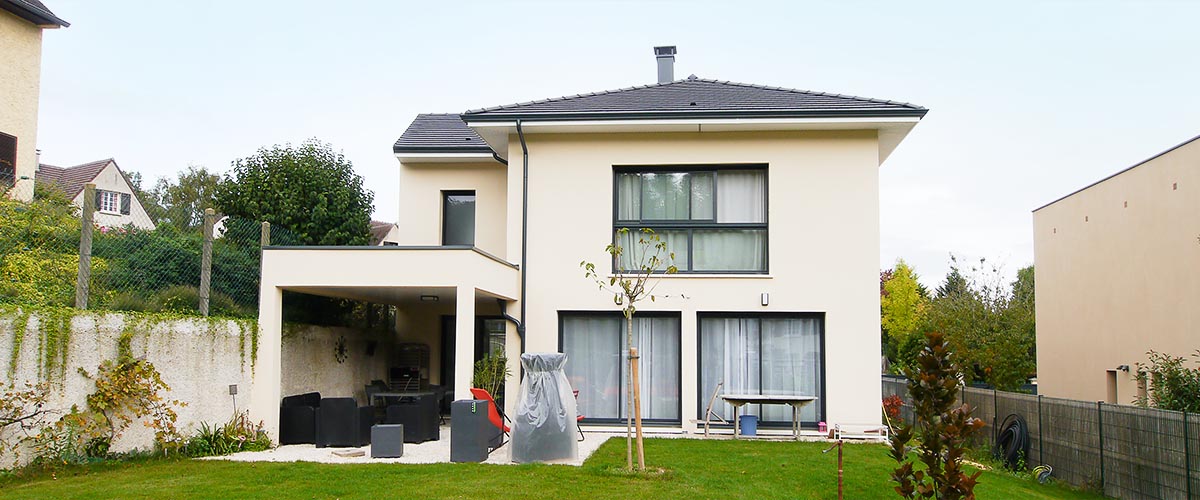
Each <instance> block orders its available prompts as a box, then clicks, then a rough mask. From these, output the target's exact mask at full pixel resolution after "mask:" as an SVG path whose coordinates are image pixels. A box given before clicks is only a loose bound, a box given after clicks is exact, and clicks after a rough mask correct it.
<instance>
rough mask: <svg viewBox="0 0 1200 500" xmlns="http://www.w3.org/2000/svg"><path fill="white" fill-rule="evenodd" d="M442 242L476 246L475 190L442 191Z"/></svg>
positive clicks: (444, 243)
mask: <svg viewBox="0 0 1200 500" xmlns="http://www.w3.org/2000/svg"><path fill="white" fill-rule="evenodd" d="M442 244H443V245H466V246H475V192H474V191H444V192H443V193H442Z"/></svg>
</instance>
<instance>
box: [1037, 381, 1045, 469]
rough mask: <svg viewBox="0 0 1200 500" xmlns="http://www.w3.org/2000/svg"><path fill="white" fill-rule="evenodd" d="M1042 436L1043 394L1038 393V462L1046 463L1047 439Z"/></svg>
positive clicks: (1040, 463)
mask: <svg viewBox="0 0 1200 500" xmlns="http://www.w3.org/2000/svg"><path fill="white" fill-rule="evenodd" d="M1042 436H1043V434H1042V395H1041V394H1038V464H1039V465H1046V441H1045V440H1043V438H1042Z"/></svg>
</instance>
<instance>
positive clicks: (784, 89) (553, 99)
mask: <svg viewBox="0 0 1200 500" xmlns="http://www.w3.org/2000/svg"><path fill="white" fill-rule="evenodd" d="M687 82H705V83H715V84H720V85H731V86H736V87H745V88H753V89H759V90H773V91H782V92H791V93H796V94H806V95H819V96H827V97H838V98H842V99H852V100H856V101H863V102H870V103H876V104H890V105H893V106H904V107H907V108H910V109H914V110H925V111H928V109H927V108H925V107H924V106H920V105H917V104H912V103H909V102H902V101H893V100H889V99H876V98H871V97H862V96H856V95H849V94H837V93H832V92H820V91H814V90H803V89H795V88H788V87H775V86H768V85H760V84H754V83H742V82H735V81H730V80H716V79H712V78H699V77H697V76H695V75H692V76H689V77H687V78H683V79H679V80H673V81H670V82H664V83H651V84H646V85H634V86H630V87H622V88H618V89H611V90H599V91H595V92H585V93H581V94H573V95H564V96H559V97H549V98H545V99H536V100H532V101H525V102H517V103H512V104H502V105H499V106H491V107H486V108H476V109H469V110H467V111H464V112H463V113H462V114H463V115H464V116H465V115H470V114H476V113H485V112H489V111H500V110H505V109H513V108H519V107H521V106H529V105H532V104H543V103H547V102H560V101H568V100H572V99H579V98H583V97H593V96H599V95H609V94H618V93H621V92H628V91H631V90H641V89H648V88H655V87H665V86H668V85H675V84H679V83H687Z"/></svg>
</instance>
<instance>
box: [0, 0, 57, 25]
mask: <svg viewBox="0 0 1200 500" xmlns="http://www.w3.org/2000/svg"><path fill="white" fill-rule="evenodd" d="M0 9H4V10H6V11H8V12H10V13H12V14H13V15H14V16H17V17H19V18H21V19H24V20H26V21H29V22H31V23H33V24H35V25H37V27H39V28H42V29H58V28H67V27H70V26H71V23H68V22H66V21H65V20H63V19H61V18H59V17H58V16H55V15H54V14H52V13H46V12H39V11H36V10H33V9H29V8H27V7H25V6H24V5H18V4H16V3H14V2H6V1H0Z"/></svg>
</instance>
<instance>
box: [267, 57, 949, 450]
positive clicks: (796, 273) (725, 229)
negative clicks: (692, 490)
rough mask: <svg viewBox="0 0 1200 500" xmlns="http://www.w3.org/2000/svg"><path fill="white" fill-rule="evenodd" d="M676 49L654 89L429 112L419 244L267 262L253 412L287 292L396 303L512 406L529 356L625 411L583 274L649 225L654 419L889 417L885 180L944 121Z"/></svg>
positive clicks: (420, 177) (421, 138)
mask: <svg viewBox="0 0 1200 500" xmlns="http://www.w3.org/2000/svg"><path fill="white" fill-rule="evenodd" d="M674 53H675V49H674V47H659V48H656V55H657V62H658V67H659V75H658V83H654V84H650V85H642V86H637V87H630V88H624V89H619V90H611V91H604V92H594V93H588V94H579V95H571V96H566V97H558V98H552V99H546V100H541V101H534V102H526V103H520V104H511V105H505V106H496V107H491V108H484V109H477V110H471V111H467V112H465V113H461V114H423V115H420V116H418V117H417V118H416V119H415V120H414V121H413V122H412V124H411V125H409V127H408V129H407V130H405V131H404V133H403V134H402V135H401V136H400V138H399V140H397V141H396V143H395V144H394V145H393V153H394V154H395V156H396V158H397V160H398V161H399V168H400V186H399V188H400V200H401V201H400V214H401V215H400V218H399V221H400V222H399V228H400V231H399V236H400V238H401V241H400V244H399V245H398V246H388V247H370V248H368V247H359V248H344V247H343V248H267V249H265V250H264V252H263V270H262V289H261V299H260V300H261V308H260V311H261V313H260V314H261V317H260V324H261V329H260V339H261V340H260V343H259V345H260V351H259V355H258V368H257V371H256V382H255V389H254V391H255V392H254V395H253V402H252V410H251V411H252V412H253V413H254V414H255V415H254V418H255V419H262V420H264V421H265V422H266V423H267V426H268V428H269V429H272V431H274V429H275V424H274V422H275V419H276V418H277V415H278V409H277V407H278V404H279V398H280V392H279V389H278V388H279V387H280V376H281V375H280V373H281V370H280V363H281V354H280V331H281V321H280V312H281V300H282V299H281V297H282V292H283V291H285V290H290V291H296V292H304V293H311V294H318V295H326V296H333V297H344V298H352V299H361V300H369V301H373V302H378V303H386V304H392V305H395V306H396V309H397V331H398V332H399V335H400V336H401V338H402V340H404V341H407V342H419V343H423V344H425V345H428V346H429V347H430V352H431V356H430V358H431V363H430V366H429V370H428V372H429V373H428V377H429V379H430V380H431V381H432V382H434V383H441V384H444V385H447V386H449V387H452V388H453V393H454V394H455V395H456V396H457V397H460V398H461V397H463V395H465V394H467V389H468V388H469V387H470V382H471V377H472V363H473V362H474V361H475V360H476V359H478V358H479V357H480V356H482V355H483V354H485V353H486V352H488V351H493V350H496V349H503V350H504V351H505V352H506V353H507V355H508V357H509V360H510V366H511V367H512V372H513V376H512V377H511V378H510V379H509V382H508V384H507V385H506V392H507V393H508V394H512V395H515V394H516V393H517V384H518V383H519V381H518V377H517V374H518V373H519V365H518V363H517V359H518V358H519V355H520V353H523V352H564V353H566V354H567V355H568V356H569V361H568V363H567V366H566V372H567V375H568V378H569V379H570V381H571V384H572V385H573V387H574V389H577V390H579V395H578V401H579V411H580V414H582V415H584V416H585V420H584V423H585V424H589V423H590V424H598V425H603V424H606V423H615V422H618V421H620V419H622V418H623V416H624V411H625V400H624V398H625V391H624V390H623V389H622V388H623V387H624V386H623V378H624V377H625V375H624V373H623V372H624V371H623V369H622V362H623V361H622V360H623V358H624V355H623V351H624V350H625V349H626V347H627V346H625V345H624V340H625V334H624V331H625V330H624V327H623V323H622V317H621V315H620V313H619V306H616V305H614V303H613V297H612V296H611V295H609V294H606V293H604V292H601V291H598V290H597V287H596V285H595V283H594V282H592V281H590V280H588V279H585V277H584V272H583V270H582V269H581V268H580V262H581V261H589V262H593V263H596V264H597V267H598V268H599V269H602V271H603V272H604V273H608V274H610V273H615V272H616V269H617V267H618V266H617V265H616V263H615V262H613V259H611V258H610V257H609V256H608V254H606V253H605V247H606V245H608V244H610V243H614V242H615V243H618V244H622V245H624V246H629V243H630V242H629V241H625V240H618V238H617V236H616V235H617V230H619V229H621V228H632V229H638V228H652V229H654V230H655V231H656V232H657V233H658V234H659V235H661V236H662V237H663V238H664V239H665V240H666V241H667V242H668V244H669V246H670V248H671V249H672V251H673V252H674V254H675V261H674V264H675V265H676V266H677V267H678V269H679V272H678V273H677V274H673V275H667V276H664V277H663V278H662V280H663V281H662V283H661V285H660V286H659V288H658V292H657V293H660V294H663V295H669V296H670V297H668V298H666V299H663V300H657V301H655V302H653V303H650V302H646V303H644V304H642V305H641V306H640V308H639V311H638V313H637V314H636V316H635V321H636V323H635V337H636V338H635V342H636V344H637V347H638V348H639V350H640V355H641V363H642V370H641V373H642V376H641V381H640V385H641V394H642V413H643V415H642V416H643V418H644V419H646V421H647V422H649V423H651V424H655V425H659V426H663V427H666V428H677V429H679V428H681V429H684V430H688V429H694V426H695V423H694V422H693V420H695V419H698V418H701V417H702V415H703V413H704V409H705V407H706V406H707V404H708V401H709V399H710V396H711V394H712V393H713V391H714V389H715V387H716V385H717V384H718V383H722V384H723V390H722V391H723V392H730V393H764V394H790V395H812V396H815V397H817V398H818V399H817V401H816V404H812V405H809V406H808V407H806V408H805V409H804V411H803V413H802V415H801V417H802V421H803V424H804V425H805V426H807V427H813V426H815V425H816V423H817V422H819V421H825V422H828V423H830V424H842V425H843V426H845V427H847V428H854V427H859V426H862V427H873V426H878V425H879V423H880V419H881V417H880V414H881V410H880V397H881V390H880V383H879V370H878V357H879V352H880V336H879V331H880V330H879V328H880V326H879V295H878V290H877V288H878V284H877V280H878V267H879V245H880V244H879V167H880V165H881V164H882V163H883V161H884V160H886V159H887V158H888V155H890V154H891V153H892V151H893V150H894V149H895V148H896V147H897V146H898V145H899V144H900V142H901V141H902V140H903V139H904V138H905V136H906V135H907V134H908V133H909V131H910V130H912V128H913V127H914V126H915V125H916V124H917V122H918V121H919V120H920V119H921V118H922V117H923V116H924V115H925V113H926V109H925V108H922V107H920V106H915V105H912V104H905V103H900V102H894V101H886V100H878V99H868V98H862V97H853V96H846V95H838V94H829V93H823V92H811V91H804V90H793V89H787V88H779V87H767V86H761V85H749V84H742V83H733V82H727V81H718V80H709V79H702V78H697V77H695V76H690V77H687V78H683V79H675V78H674V76H673V61H674ZM314 389H315V388H314ZM345 389H346V390H347V391H350V390H351V388H345ZM343 395H346V394H343ZM515 399H516V398H511V397H510V398H507V406H509V407H510V408H511V406H512V404H513V403H514V402H515V401H514V400H515ZM715 409H716V411H718V412H724V413H725V414H726V415H729V414H730V413H731V412H730V409H729V408H728V407H726V406H724V405H723V404H720V403H719V404H718V406H717V407H716V408H715ZM749 411H750V412H751V413H755V414H758V415H760V417H761V418H762V419H763V420H764V422H765V423H767V424H768V425H770V424H771V423H773V422H777V423H780V424H784V425H786V424H785V423H786V422H788V421H789V420H790V413H789V412H788V410H786V409H785V408H784V407H763V408H761V409H760V408H750V409H749Z"/></svg>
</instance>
